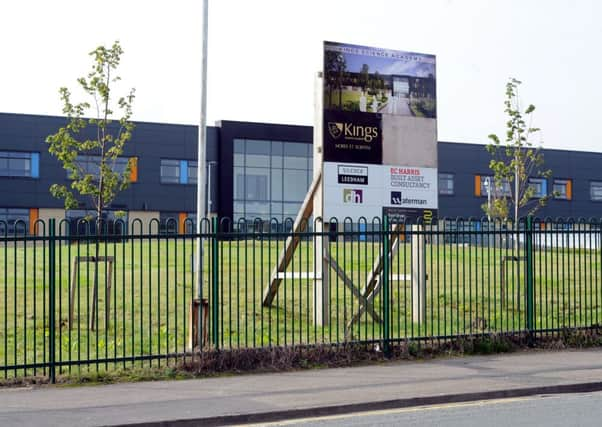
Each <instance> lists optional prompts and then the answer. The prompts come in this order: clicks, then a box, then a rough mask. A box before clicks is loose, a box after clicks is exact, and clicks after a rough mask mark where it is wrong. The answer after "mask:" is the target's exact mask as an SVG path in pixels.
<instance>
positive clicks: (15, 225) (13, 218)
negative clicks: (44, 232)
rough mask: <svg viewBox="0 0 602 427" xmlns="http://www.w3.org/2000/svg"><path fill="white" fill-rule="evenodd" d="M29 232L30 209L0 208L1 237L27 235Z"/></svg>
mask: <svg viewBox="0 0 602 427" xmlns="http://www.w3.org/2000/svg"><path fill="white" fill-rule="evenodd" d="M28 231H29V209H18V208H0V236H3V235H4V234H8V235H10V234H19V235H22V234H27V233H28Z"/></svg>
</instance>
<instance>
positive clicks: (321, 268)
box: [313, 72, 330, 326]
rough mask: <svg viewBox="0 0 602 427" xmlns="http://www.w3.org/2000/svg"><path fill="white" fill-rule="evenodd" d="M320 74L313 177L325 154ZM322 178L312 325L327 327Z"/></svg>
mask: <svg viewBox="0 0 602 427" xmlns="http://www.w3.org/2000/svg"><path fill="white" fill-rule="evenodd" d="M322 79H323V74H322V73H321V72H318V73H317V75H316V78H315V81H314V114H315V115H314V144H313V150H314V155H313V178H314V180H315V179H316V178H317V177H319V176H320V175H321V174H322V156H323V153H324V145H323V139H322V138H323V137H322V103H323V96H324V95H323V82H322ZM323 188H324V181H323V180H320V184H319V188H318V189H317V190H316V192H315V193H314V199H313V204H314V208H313V213H314V226H315V233H316V234H315V238H314V281H313V282H314V287H313V289H314V295H313V300H314V324H315V325H316V326H327V325H328V323H329V322H328V320H329V315H328V313H329V298H328V296H329V295H330V288H329V280H328V279H329V276H330V275H329V265H328V263H327V261H326V260H328V259H330V252H329V250H328V249H329V246H330V242H329V239H328V231H329V228H330V227H329V224H328V222H326V220H325V218H324V197H323V194H324V192H323Z"/></svg>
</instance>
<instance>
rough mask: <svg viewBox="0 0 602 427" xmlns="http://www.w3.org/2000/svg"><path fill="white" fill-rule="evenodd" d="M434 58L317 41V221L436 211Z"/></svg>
mask: <svg viewBox="0 0 602 427" xmlns="http://www.w3.org/2000/svg"><path fill="white" fill-rule="evenodd" d="M435 65H436V63H435V56H434V55H427V54H420V53H412V52H404V51H397V50H390V49H380V48H373V47H367V46H358V45H351V44H344V43H334V42H324V73H323V76H324V78H323V111H322V114H323V116H322V120H323V129H322V135H323V162H324V163H323V177H324V216H325V217H337V218H345V217H351V218H353V219H357V218H359V217H365V218H366V219H369V220H372V219H373V218H374V217H381V216H382V215H389V216H390V217H391V218H393V219H394V220H397V221H403V220H415V219H417V218H423V219H425V218H432V217H433V216H434V215H436V212H437V207H438V206H437V203H438V193H437V184H438V179H437V121H436V116H437V108H436V79H435Z"/></svg>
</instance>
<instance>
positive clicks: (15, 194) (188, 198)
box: [0, 113, 218, 212]
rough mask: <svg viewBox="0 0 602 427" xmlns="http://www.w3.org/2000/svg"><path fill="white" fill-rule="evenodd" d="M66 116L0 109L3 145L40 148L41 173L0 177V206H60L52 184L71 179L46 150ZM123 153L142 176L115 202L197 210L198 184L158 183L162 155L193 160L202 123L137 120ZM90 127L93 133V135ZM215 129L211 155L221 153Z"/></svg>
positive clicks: (139, 207) (210, 137) (156, 208)
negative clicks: (134, 162) (134, 159)
mask: <svg viewBox="0 0 602 427" xmlns="http://www.w3.org/2000/svg"><path fill="white" fill-rule="evenodd" d="M66 123H67V122H66V119H65V118H64V117H51V116H38V115H26V114H6V113H0V150H21V151H37V152H39V153H40V178H39V179H15V178H0V206H6V207H43V208H53V207H62V206H63V204H62V201H61V200H57V199H55V198H53V197H52V196H51V195H50V193H49V191H48V189H49V188H50V186H51V185H52V184H53V183H65V184H66V183H67V182H68V181H67V178H66V173H65V171H64V170H63V168H62V167H61V165H60V164H59V162H58V161H57V160H56V159H55V158H54V157H52V156H51V155H50V154H49V153H48V151H47V145H46V143H45V139H46V137H47V136H48V135H50V134H52V133H54V132H56V131H57V130H58V129H59V128H60V127H61V126H64V125H65V124H66ZM135 124H136V127H135V129H134V131H133V134H132V139H131V141H130V142H129V143H128V144H127V145H126V147H125V150H124V155H125V156H137V157H139V162H138V177H139V181H138V182H137V183H134V184H132V185H131V186H130V188H128V189H127V190H125V191H123V192H122V193H120V194H119V196H118V197H117V198H116V200H115V202H114V204H116V205H120V206H127V209H129V210H143V209H147V210H153V211H176V212H177V211H186V212H190V211H194V210H196V186H195V185H168V184H161V183H160V172H159V171H160V160H161V158H163V157H167V158H173V159H182V160H184V159H188V160H195V159H196V157H197V144H198V127H197V126H192V125H173V124H163V123H148V122H136V123H135ZM88 132H89V136H93V134H92V133H90V131H88ZM217 135H218V133H217V130H216V129H215V128H209V130H208V138H207V158H208V159H209V160H214V159H216V158H217V149H218V143H217V142H218V141H217Z"/></svg>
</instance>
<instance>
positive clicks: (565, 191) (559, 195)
mask: <svg viewBox="0 0 602 427" xmlns="http://www.w3.org/2000/svg"><path fill="white" fill-rule="evenodd" d="M571 184H572V183H571V180H570V179H555V180H554V184H553V191H554V198H555V199H558V200H571V199H572V188H571V187H572V185H571Z"/></svg>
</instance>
